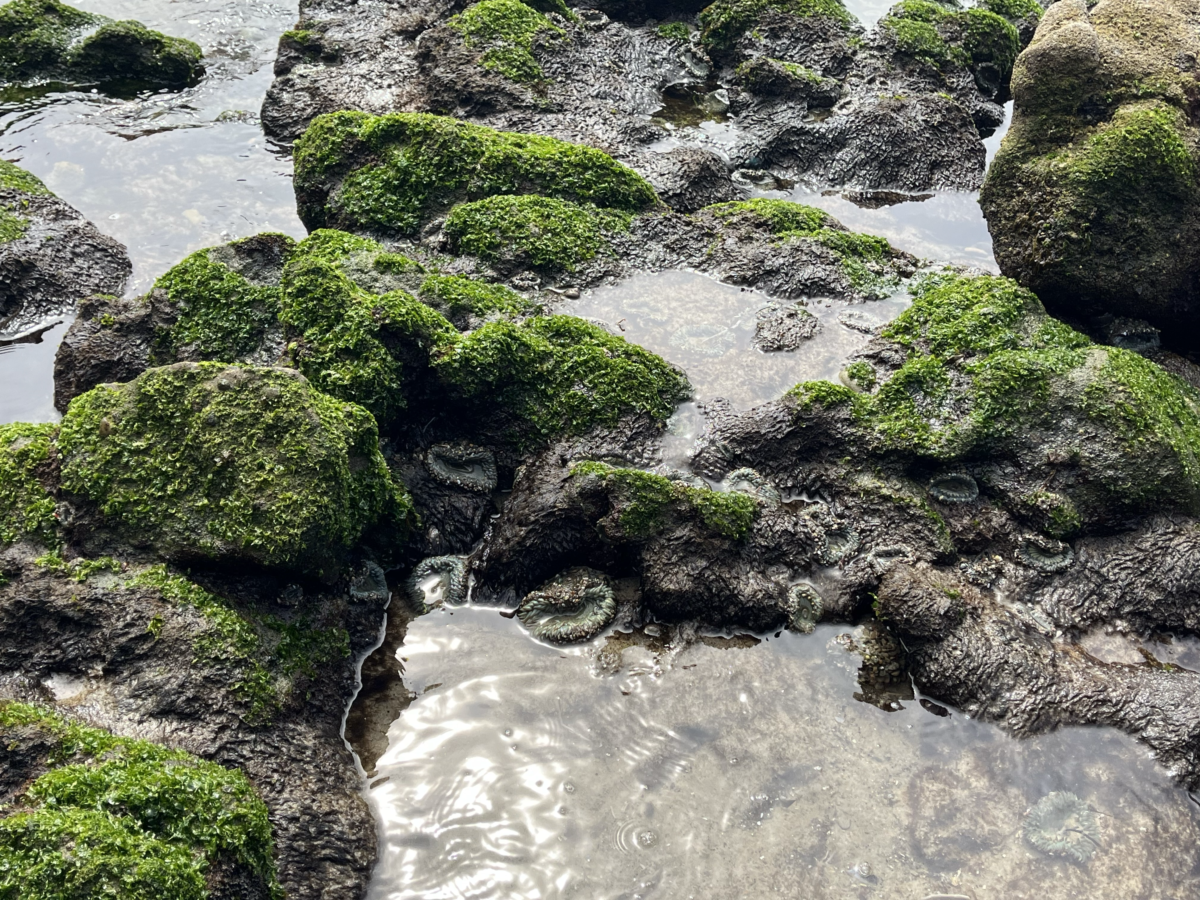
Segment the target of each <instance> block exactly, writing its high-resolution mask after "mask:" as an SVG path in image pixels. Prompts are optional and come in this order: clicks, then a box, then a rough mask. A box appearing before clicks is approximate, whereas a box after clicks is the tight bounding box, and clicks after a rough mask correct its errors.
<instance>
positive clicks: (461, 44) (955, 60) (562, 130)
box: [263, 0, 1040, 211]
mask: <svg viewBox="0 0 1200 900" xmlns="http://www.w3.org/2000/svg"><path fill="white" fill-rule="evenodd" d="M513 2H515V0H513ZM1010 6H1013V7H1017V6H1020V7H1021V10H1020V11H1021V13H1022V15H1021V16H1019V17H1017V18H1015V19H1014V20H1013V21H1015V22H1019V23H1024V25H1025V26H1026V32H1027V33H1026V37H1025V40H1027V39H1028V28H1027V26H1028V23H1029V22H1030V21H1036V18H1037V15H1038V14H1039V13H1040V9H1039V8H1038V7H1036V5H1035V4H1028V6H1029V9H1026V8H1025V6H1023V5H1021V4H1010ZM909 7H912V8H911V9H910V8H909ZM522 10H523V11H522ZM1005 11H1006V12H1009V13H1011V12H1013V10H1009V9H1006V10H1005ZM695 12H696V11H695V10H687V9H672V10H671V11H670V13H669V15H670V17H671V19H672V21H669V22H668V23H666V24H657V25H654V24H647V23H646V19H647V15H648V14H647V13H646V12H645V11H644V10H640V9H634V8H633V7H632V6H626V5H622V4H614V5H603V4H601V5H599V6H598V7H596V8H591V7H581V8H578V9H575V10H567V9H566V7H565V6H562V7H559V8H557V9H554V10H552V11H550V12H549V13H543V12H538V11H537V10H532V9H530V8H529V7H524V6H521V7H515V6H512V3H511V2H510V0H489V2H485V3H480V4H475V5H470V6H466V7H465V8H464V7H460V6H459V5H457V4H453V5H452V4H439V3H436V2H435V3H424V4H417V5H410V6H407V7H405V9H404V10H391V9H389V10H388V11H387V12H385V13H383V14H382V15H380V14H377V13H375V12H371V13H370V14H369V15H368V13H367V12H366V10H365V9H364V8H362V7H358V6H353V5H345V4H343V3H340V2H338V0H320V2H306V3H304V4H302V7H301V17H300V22H299V24H298V26H297V27H298V29H300V30H299V31H298V32H295V33H294V34H302V35H303V36H304V39H303V40H304V42H303V43H302V44H301V45H298V44H297V41H298V39H297V38H294V37H287V36H285V39H284V43H283V44H281V54H280V60H281V64H280V66H278V67H277V70H276V73H277V76H278V77H277V79H276V82H275V84H274V85H273V86H272V88H271V90H270V92H269V93H268V95H267V99H266V101H265V102H264V104H263V122H264V127H265V128H266V130H267V133H268V134H270V135H272V136H273V137H276V138H278V139H281V140H292V139H294V138H296V137H298V136H299V135H300V134H301V133H302V132H303V131H304V129H305V128H306V127H307V126H308V124H309V123H310V122H311V121H312V120H313V118H314V117H315V116H317V115H319V114H321V113H330V112H335V111H337V110H341V109H356V110H364V111H367V112H373V113H384V112H390V111H393V110H404V111H411V112H432V113H443V114H450V115H454V116H455V117H458V118H461V119H465V120H467V121H473V122H478V123H480V124H485V125H489V126H491V127H494V128H499V129H504V130H514V131H521V132H527V133H533V134H543V135H548V136H553V137H558V138H562V139H564V140H569V141H574V142H579V143H584V144H587V145H590V146H594V147H599V148H602V149H604V150H606V151H607V152H609V153H611V154H613V155H614V156H615V157H616V158H617V159H619V160H621V161H622V162H625V163H627V164H629V165H631V166H633V168H635V169H636V170H637V171H639V172H642V173H643V174H645V175H646V176H647V177H649V178H650V179H651V180H652V182H654V184H655V187H657V188H659V189H660V195H661V196H662V198H663V200H664V201H666V202H667V203H669V204H670V205H672V206H673V207H674V208H677V209H680V210H684V211H687V210H690V209H694V208H696V207H697V206H698V205H701V204H702V203H711V202H714V201H716V200H722V199H730V198H731V197H732V195H733V192H734V191H735V190H736V188H735V185H734V183H733V182H732V181H731V179H730V173H731V172H734V171H739V172H742V171H744V172H745V176H744V177H750V178H752V179H754V180H756V181H762V180H763V179H766V180H768V181H772V182H774V181H776V180H777V179H783V180H785V181H789V182H791V181H796V180H804V181H805V182H811V183H813V184H818V185H833V186H838V187H854V188H862V189H890V190H902V191H910V192H916V191H922V190H928V189H933V188H938V189H963V190H970V189H973V188H976V187H978V185H979V184H980V182H981V180H982V177H983V164H984V151H983V145H982V143H981V138H980V135H981V133H982V134H987V133H990V131H991V130H992V129H994V128H995V127H997V126H998V125H999V124H1000V122H1001V121H1002V120H1003V113H1002V110H1001V107H1000V105H999V104H1001V103H1003V101H1004V100H1005V99H1006V91H1007V81H1008V76H1009V72H1010V70H1011V66H1012V60H1013V58H1014V57H1015V56H1016V53H1017V50H1018V49H1019V47H1020V42H1021V40H1022V38H1021V37H1020V36H1019V34H1018V31H1017V30H1016V29H1015V28H1014V26H1013V24H1011V23H1010V22H1009V21H1008V20H1007V19H1004V18H1002V17H1000V16H997V15H995V14H994V13H992V12H990V11H988V10H986V9H983V8H979V9H975V10H971V11H967V12H951V11H948V10H946V9H944V8H942V7H940V6H938V5H936V4H933V3H923V2H916V3H915V5H914V4H912V3H909V4H901V6H900V7H897V8H896V10H895V11H894V14H893V15H892V16H889V17H887V18H885V19H884V20H883V21H882V22H881V23H880V24H879V25H878V26H877V27H876V28H874V29H872V30H871V31H870V32H869V33H868V32H864V29H863V28H862V26H861V25H860V24H859V23H858V22H857V21H856V20H855V19H854V17H853V16H852V15H851V14H850V13H848V12H847V11H846V10H845V9H844V8H843V7H842V6H841V5H840V4H839V3H837V2H833V0H831V2H829V3H825V4H814V5H811V6H805V7H802V8H801V7H796V8H795V9H793V8H791V7H790V6H789V5H788V4H786V3H778V4H765V3H764V4H744V5H738V4H733V3H730V4H725V3H717V4H714V5H713V6H712V7H710V8H709V9H707V10H706V11H705V12H704V13H703V14H702V15H701V16H700V17H699V18H696V17H695ZM666 14H667V12H666V11H659V12H658V15H659V16H662V15H666ZM910 20H912V21H910ZM651 21H653V19H651ZM518 23H519V24H518ZM931 23H932V24H931ZM914 28H915V34H916V36H915V37H914ZM702 123H703V124H705V125H706V126H709V125H713V126H715V128H712V129H709V128H698V127H695V126H697V125H699V124H702ZM701 154H703V155H701ZM722 169H723V171H722ZM744 177H743V182H744Z"/></svg>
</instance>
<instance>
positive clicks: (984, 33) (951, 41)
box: [880, 0, 1023, 84]
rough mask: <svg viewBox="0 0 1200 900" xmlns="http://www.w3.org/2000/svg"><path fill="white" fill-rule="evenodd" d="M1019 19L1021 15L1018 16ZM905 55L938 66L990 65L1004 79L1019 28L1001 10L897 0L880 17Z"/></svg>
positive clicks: (1008, 73) (1015, 51)
mask: <svg viewBox="0 0 1200 900" xmlns="http://www.w3.org/2000/svg"><path fill="white" fill-rule="evenodd" d="M1021 18H1023V16H1022V17H1021ZM880 26H881V27H882V28H883V29H884V30H885V31H886V32H888V33H889V34H891V35H892V37H893V39H894V40H895V42H896V49H897V50H898V51H899V52H900V53H901V54H903V55H905V56H908V57H911V58H913V59H919V60H922V61H924V62H926V63H928V64H929V65H932V66H934V67H936V68H940V69H951V68H964V69H971V70H975V69H977V68H978V67H979V66H982V65H984V64H990V65H991V66H994V67H995V69H996V71H997V73H998V74H999V78H1000V83H1001V84H1007V83H1008V80H1009V78H1010V77H1011V75H1012V69H1013V63H1014V62H1016V59H1017V54H1018V53H1019V52H1020V50H1021V39H1020V36H1019V35H1018V33H1017V29H1016V28H1015V27H1013V25H1012V23H1011V22H1009V21H1008V19H1007V18H1005V17H1004V16H1003V15H997V13H996V12H994V11H992V10H990V9H986V8H981V7H974V8H972V9H966V10H961V9H954V8H952V7H949V6H945V5H943V4H940V3H935V2H932V0H901V2H900V3H898V4H896V6H894V7H892V9H891V10H890V11H889V12H888V14H887V15H886V16H885V17H884V18H883V19H882V20H881V22H880Z"/></svg>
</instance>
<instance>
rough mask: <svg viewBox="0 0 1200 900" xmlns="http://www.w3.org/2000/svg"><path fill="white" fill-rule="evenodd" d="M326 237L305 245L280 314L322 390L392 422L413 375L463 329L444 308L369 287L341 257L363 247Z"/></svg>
mask: <svg viewBox="0 0 1200 900" xmlns="http://www.w3.org/2000/svg"><path fill="white" fill-rule="evenodd" d="M333 242H334V241H333V236H332V235H329V234H323V235H322V237H321V239H320V240H318V241H317V242H314V244H313V245H310V246H306V243H307V242H305V243H302V244H301V245H300V246H299V247H298V248H297V250H296V252H295V254H294V255H293V257H292V259H291V260H289V262H288V264H287V266H286V267H285V268H284V273H283V299H282V310H281V313H280V319H281V320H282V321H283V322H284V323H285V324H286V325H287V326H288V329H289V334H290V335H291V336H292V337H293V340H292V341H291V343H290V344H289V353H290V355H291V358H292V361H293V362H294V364H295V365H296V367H297V368H298V369H299V370H300V371H301V372H303V373H304V375H305V376H306V377H307V378H308V379H309V380H310V381H311V382H312V383H313V385H314V386H315V387H316V388H317V389H318V390H321V391H324V392H325V393H327V394H330V395H332V396H334V397H337V398H339V399H342V400H347V401H350V402H353V403H357V404H359V405H361V406H363V407H365V408H366V409H367V410H368V411H370V412H371V414H372V415H374V416H375V417H376V419H377V420H378V421H379V422H381V423H383V424H384V425H385V426H386V425H389V424H391V423H392V422H394V421H395V420H396V418H397V417H398V416H399V415H400V413H401V411H402V410H403V409H404V408H405V406H406V391H407V388H408V386H409V384H410V383H411V376H412V375H413V373H418V374H419V373H422V372H424V371H425V369H426V368H427V365H428V359H429V354H430V353H431V352H432V351H433V349H434V348H435V347H436V346H437V345H438V343H439V341H441V340H444V339H447V338H448V337H450V336H451V335H453V334H454V333H455V331H454V327H453V326H452V325H451V324H450V323H449V322H448V321H447V320H446V319H445V317H443V316H442V315H441V314H440V313H438V312H437V311H436V310H434V309H432V308H430V307H429V306H427V305H425V304H424V303H421V302H420V301H419V300H417V299H416V298H415V297H413V296H412V295H411V294H408V293H406V292H404V291H400V290H395V291H389V292H387V293H384V294H373V293H370V292H369V291H366V290H363V289H362V288H361V287H359V285H358V284H356V283H355V282H354V281H353V280H352V279H351V278H350V277H349V276H348V275H347V274H346V272H345V271H344V270H343V268H342V267H341V266H340V265H339V263H338V262H337V260H338V259H339V256H338V254H339V253H341V252H345V251H347V250H349V251H352V252H353V251H354V250H361V249H363V248H361V247H357V246H356V245H354V244H353V243H348V242H347V241H344V240H340V239H338V241H337V243H338V244H340V246H339V247H337V248H333V247H331V246H330V244H331V243H333Z"/></svg>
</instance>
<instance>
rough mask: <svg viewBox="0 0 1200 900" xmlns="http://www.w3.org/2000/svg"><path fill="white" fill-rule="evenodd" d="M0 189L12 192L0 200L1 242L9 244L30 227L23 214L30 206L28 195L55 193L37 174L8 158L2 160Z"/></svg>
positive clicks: (7, 192)
mask: <svg viewBox="0 0 1200 900" xmlns="http://www.w3.org/2000/svg"><path fill="white" fill-rule="evenodd" d="M0 190H3V191H4V192H5V193H6V194H11V196H8V197H5V198H4V199H2V200H0V244H7V243H9V242H10V241H15V240H16V239H17V238H19V237H22V236H23V235H24V234H25V232H26V231H27V230H28V229H29V219H28V218H26V217H25V216H24V215H22V214H21V213H22V212H23V211H24V209H25V208H26V207H27V206H28V200H26V197H28V196H47V195H49V196H53V195H52V194H51V193H50V189H49V188H47V187H46V185H44V184H42V182H41V179H39V178H38V177H37V176H36V175H33V174H31V173H29V172H26V171H25V170H24V169H22V168H20V167H19V166H17V165H14V164H13V163H10V162H9V161H8V160H0Z"/></svg>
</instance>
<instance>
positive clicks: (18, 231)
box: [0, 207, 29, 244]
mask: <svg viewBox="0 0 1200 900" xmlns="http://www.w3.org/2000/svg"><path fill="white" fill-rule="evenodd" d="M28 229H29V220H28V219H23V218H21V217H20V216H15V215H13V214H12V213H11V212H9V211H8V210H7V209H4V208H3V207H0V244H7V243H9V242H11V241H15V240H16V239H17V238H19V237H22V236H23V235H24V234H25V232H26V231H27V230H28Z"/></svg>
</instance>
